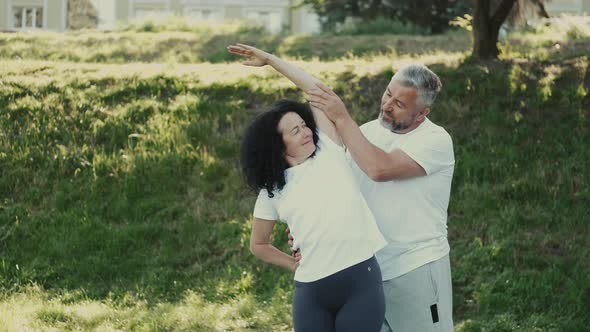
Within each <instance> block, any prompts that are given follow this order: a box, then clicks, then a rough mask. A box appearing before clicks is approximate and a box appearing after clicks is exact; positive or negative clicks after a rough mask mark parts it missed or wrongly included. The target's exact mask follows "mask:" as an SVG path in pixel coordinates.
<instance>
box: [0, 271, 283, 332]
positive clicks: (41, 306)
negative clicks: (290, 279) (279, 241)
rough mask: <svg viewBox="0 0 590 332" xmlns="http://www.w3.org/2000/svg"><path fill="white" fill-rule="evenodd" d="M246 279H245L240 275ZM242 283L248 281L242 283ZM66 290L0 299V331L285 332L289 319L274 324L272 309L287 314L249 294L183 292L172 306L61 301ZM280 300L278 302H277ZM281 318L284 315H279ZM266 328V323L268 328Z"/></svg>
mask: <svg viewBox="0 0 590 332" xmlns="http://www.w3.org/2000/svg"><path fill="white" fill-rule="evenodd" d="M245 279H248V280H251V276H245ZM244 282H246V283H247V282H248V281H244ZM68 295H69V293H68V292H63V293H61V294H60V295H54V294H51V293H49V292H47V291H45V290H43V289H42V288H41V287H39V286H35V285H33V286H28V287H27V288H26V289H24V290H23V291H22V292H19V293H14V294H11V295H5V296H3V297H2V298H0V318H1V320H2V326H0V331H6V332H9V331H28V330H43V331H50V330H60V331H73V330H80V329H82V330H89V329H92V330H99V331H120V330H125V331H128V330H141V331H161V330H174V331H224V330H233V331H236V330H237V331H241V330H249V331H252V330H254V331H258V330H268V329H272V330H273V331H289V330H290V329H291V328H290V323H289V321H283V324H282V325H281V324H277V321H276V320H277V316H274V314H275V313H276V311H285V310H286V311H287V312H288V310H289V308H288V307H286V306H285V305H278V303H274V300H273V303H267V304H261V303H258V302H257V301H256V300H255V298H254V297H253V296H252V295H251V294H250V293H244V295H243V296H240V298H238V299H235V300H230V301H228V302H226V303H211V302H208V301H206V300H204V299H203V297H202V296H201V295H199V294H197V293H195V292H192V291H186V292H185V294H184V296H183V297H182V299H180V300H179V301H178V302H158V303H154V304H150V305H148V304H147V303H146V302H145V301H143V300H140V299H137V298H134V297H133V296H131V297H128V298H127V299H126V301H125V303H119V302H114V301H111V300H105V301H96V300H91V299H78V300H76V301H68V300H66V299H67V297H68ZM277 300H280V302H284V300H283V299H280V298H277ZM278 317H279V319H280V317H283V318H282V319H285V318H286V316H285V315H279V316H278ZM269 324H272V325H269Z"/></svg>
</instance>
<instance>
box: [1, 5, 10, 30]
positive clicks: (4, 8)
mask: <svg viewBox="0 0 590 332" xmlns="http://www.w3.org/2000/svg"><path fill="white" fill-rule="evenodd" d="M9 13H10V11H9V10H8V1H7V0H0V30H4V29H8V15H9Z"/></svg>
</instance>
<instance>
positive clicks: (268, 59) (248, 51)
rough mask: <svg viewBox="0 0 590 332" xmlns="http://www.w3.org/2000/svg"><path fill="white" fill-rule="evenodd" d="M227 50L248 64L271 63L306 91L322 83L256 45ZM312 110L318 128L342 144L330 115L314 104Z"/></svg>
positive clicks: (258, 65) (260, 65)
mask: <svg viewBox="0 0 590 332" xmlns="http://www.w3.org/2000/svg"><path fill="white" fill-rule="evenodd" d="M227 50H228V51H229V52H230V53H232V54H236V55H239V56H243V57H246V58H248V60H246V61H244V62H243V64H244V65H246V66H254V67H263V66H265V65H269V66H271V67H273V68H274V69H275V70H276V71H278V72H279V73H281V74H282V75H283V76H285V77H286V78H288V79H289V80H290V81H291V82H293V83H295V85H296V86H297V87H298V88H300V89H301V90H303V91H304V92H305V93H309V92H310V91H311V90H313V89H317V86H316V84H317V83H321V81H320V80H318V79H317V78H315V77H313V76H312V75H310V74H308V73H307V72H305V71H304V70H302V69H300V68H298V67H296V66H295V65H293V64H291V63H289V62H287V61H285V60H282V59H281V58H279V57H277V56H275V55H273V54H270V53H268V52H265V51H262V50H259V49H257V48H256V47H253V46H249V45H245V44H236V45H230V46H228V47H227ZM311 110H312V111H313V115H314V117H315V120H316V123H317V125H318V128H319V129H320V130H321V131H322V132H323V133H325V134H326V135H328V137H330V139H332V141H334V143H336V144H338V145H342V140H341V139H340V135H338V132H337V131H336V127H335V126H334V123H332V121H330V119H328V117H327V116H326V115H325V114H324V113H323V112H322V111H320V110H319V109H317V108H315V107H313V106H312V107H311Z"/></svg>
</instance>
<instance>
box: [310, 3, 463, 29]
mask: <svg viewBox="0 0 590 332" xmlns="http://www.w3.org/2000/svg"><path fill="white" fill-rule="evenodd" d="M301 4H306V5H310V6H311V7H312V8H313V9H314V10H315V11H316V13H317V14H318V15H319V16H320V18H321V20H322V25H323V27H324V29H325V30H333V29H334V27H335V26H336V25H337V24H339V23H342V22H344V20H345V19H346V18H347V17H353V18H358V19H361V20H373V19H376V18H378V17H384V18H388V19H392V20H396V21H401V22H404V23H412V24H414V25H417V26H419V27H422V28H426V29H428V30H429V31H430V32H431V33H440V32H443V31H445V30H446V29H448V28H449V27H450V26H449V21H451V20H452V19H453V18H455V17H457V16H461V15H463V14H465V13H467V12H469V9H470V4H469V1H468V0H302V1H301Z"/></svg>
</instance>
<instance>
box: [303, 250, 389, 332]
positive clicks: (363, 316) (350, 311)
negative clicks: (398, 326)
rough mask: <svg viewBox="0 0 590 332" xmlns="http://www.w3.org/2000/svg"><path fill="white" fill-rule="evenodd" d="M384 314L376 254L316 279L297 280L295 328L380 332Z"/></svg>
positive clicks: (322, 330)
mask: <svg viewBox="0 0 590 332" xmlns="http://www.w3.org/2000/svg"><path fill="white" fill-rule="evenodd" d="M384 315H385V299H384V296H383V283H382V282H381V269H380V268H379V264H378V263H377V260H376V259H375V257H371V258H369V259H368V260H366V261H364V262H361V263H358V264H356V265H353V266H351V267H348V268H346V269H344V270H342V271H339V272H337V273H334V274H332V275H329V276H327V277H325V278H322V279H320V280H317V281H313V282H298V281H295V292H294V294H293V325H294V327H295V331H296V332H299V331H305V332H310V331H314V332H315V331H317V332H324V331H326V332H327V331H338V332H343V331H366V332H371V331H375V332H378V331H379V330H380V329H381V325H382V324H383V319H384Z"/></svg>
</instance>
